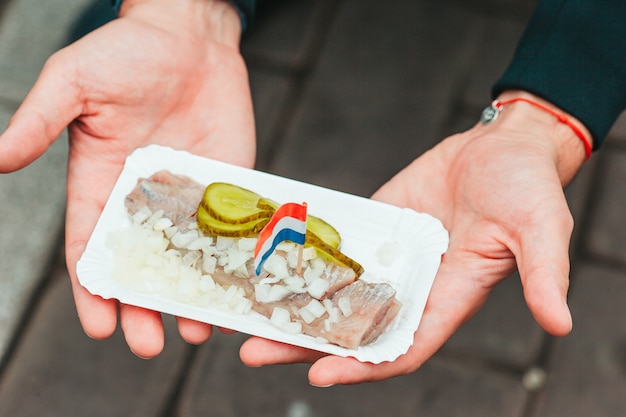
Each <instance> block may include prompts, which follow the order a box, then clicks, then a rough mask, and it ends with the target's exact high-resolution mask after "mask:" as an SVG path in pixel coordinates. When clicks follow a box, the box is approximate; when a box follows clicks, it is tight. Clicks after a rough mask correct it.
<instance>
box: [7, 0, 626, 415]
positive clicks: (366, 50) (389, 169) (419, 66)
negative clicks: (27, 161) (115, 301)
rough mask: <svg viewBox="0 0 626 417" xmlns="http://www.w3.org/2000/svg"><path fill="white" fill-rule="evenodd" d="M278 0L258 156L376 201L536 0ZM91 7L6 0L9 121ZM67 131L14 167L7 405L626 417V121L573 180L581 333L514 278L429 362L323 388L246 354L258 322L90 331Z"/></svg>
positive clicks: (252, 51)
mask: <svg viewBox="0 0 626 417" xmlns="http://www.w3.org/2000/svg"><path fill="white" fill-rule="evenodd" d="M101 2H102V3H108V2H107V1H105V0H101ZM275 3H276V5H275V6H272V7H268V8H267V9H265V10H264V11H263V12H262V13H261V14H260V16H259V21H258V22H257V24H256V26H255V27H254V28H253V29H252V30H251V31H250V32H249V33H247V34H246V36H245V38H244V40H243V42H242V51H243V54H244V57H245V58H246V61H247V63H248V66H249V70H250V80H251V86H252V91H253V98H254V104H255V110H256V118H257V128H258V129H257V130H258V136H259V152H258V162H257V167H258V168H259V169H262V170H267V171H271V172H274V173H277V174H280V175H284V176H287V177H290V178H296V179H300V180H304V181H307V182H311V183H315V184H319V185H323V186H327V187H330V188H334V189H339V190H342V191H346V192H350V193H354V194H358V195H362V196H368V195H370V194H371V193H372V192H373V191H374V190H376V188H377V187H378V186H380V185H381V184H382V183H383V182H384V181H385V180H386V179H388V178H389V177H390V176H392V175H393V174H394V173H395V172H397V171H398V170H400V169H401V168H403V167H404V166H405V165H406V164H408V163H409V162H410V161H411V160H413V159H414V158H415V157H417V156H418V155H420V154H421V153H423V152H424V151H426V150H427V149H429V148H430V147H432V146H433V145H434V144H435V143H437V142H438V141H439V140H441V139H442V138H443V137H445V136H447V135H449V134H452V133H454V132H458V131H461V130H463V129H465V128H467V127H469V126H471V125H472V124H473V123H475V121H476V119H477V116H478V114H479V113H480V110H481V109H482V107H483V106H484V105H485V104H486V103H487V102H488V101H489V87H490V85H491V83H493V81H494V80H495V79H496V77H497V76H498V75H499V74H500V73H501V72H502V71H503V69H504V68H505V66H506V65H507V62H508V60H509V58H510V56H511V54H512V51H513V48H514V46H515V43H516V41H517V39H518V38H519V36H520V35H521V33H522V31H523V28H524V25H525V23H526V21H527V19H528V18H529V16H530V14H531V12H532V8H533V5H534V3H535V2H533V1H526V0H465V1H460V0H442V1H437V2H435V1H428V0H414V1H411V2H409V1H403V0H387V1H384V2H382V1H376V0H292V1H287V0H284V1H276V2H275ZM92 4H93V2H92V0H69V1H68V0H47V1H46V2H40V1H37V0H5V1H4V2H2V3H0V124H1V125H4V124H6V123H7V122H8V120H9V118H10V116H11V114H12V113H13V112H14V111H15V110H16V109H17V107H18V106H19V104H20V102H21V101H22V100H23V98H24V96H25V95H26V93H27V92H28V90H29V88H30V87H31V86H32V84H33V83H34V81H35V79H36V78H37V75H38V73H39V71H40V69H41V67H42V65H43V64H44V62H45V60H46V59H47V57H48V56H50V54H52V53H53V52H54V51H55V50H57V49H58V48H61V47H62V46H63V45H64V44H65V42H66V41H67V39H68V32H69V30H70V28H71V27H72V26H73V23H74V22H76V20H77V19H79V18H81V16H83V12H84V11H85V10H87V9H88V8H89V7H91V6H92ZM24 140H28V138H24ZM66 142H67V138H66V135H65V134H64V135H63V136H62V137H61V138H60V140H58V141H57V142H56V143H55V145H54V146H53V147H52V149H51V150H50V151H49V152H48V153H47V154H46V155H45V156H44V157H42V158H41V159H40V160H38V161H37V162H36V163H35V164H33V165H31V166H30V167H28V168H26V169H24V170H22V171H20V172H17V173H13V174H6V175H2V176H0V196H1V197H0V198H1V201H2V204H0V228H1V230H2V234H0V274H1V275H0V417H4V416H7V417H9V416H10V417H21V416H141V417H143V416H146V417H150V416H155V417H156V416H158V417H161V416H180V417H183V416H208V415H210V416H220V417H230V416H237V417H242V416H259V417H261V416H268V417H269V416H272V417H283V416H285V417H321V416H333V417H334V416H372V417H373V416H398V417H399V416H433V417H446V416H455V417H457V416H464V417H465V416H481V417H491V416H493V417H496V416H497V417H562V416H568V417H583V416H584V417H588V416H607V417H608V416H626V303H624V300H626V244H625V242H626V193H625V192H624V189H623V187H624V184H626V146H624V144H625V143H626V119H621V120H620V121H618V123H617V124H616V126H615V127H614V129H613V130H612V131H611V133H610V138H609V140H608V142H607V143H606V146H605V147H604V149H603V150H602V151H601V152H599V153H597V154H595V155H594V156H593V157H592V159H591V161H589V163H587V165H586V166H585V167H584V168H583V169H582V171H581V172H580V174H579V175H578V176H577V178H576V179H575V180H574V182H573V183H572V184H571V185H570V186H569V187H568V188H567V190H566V194H567V197H568V200H569V203H570V207H571V209H572V212H573V214H574V218H575V221H576V227H575V234H574V239H573V242H572V249H571V253H572V274H571V291H570V296H569V300H570V306H571V310H572V314H573V318H574V330H573V332H572V333H571V335H569V336H567V337H564V338H554V337H551V336H549V335H547V334H546V333H545V332H543V331H542V330H541V329H540V327H539V326H538V325H537V324H536V323H535V322H534V320H533V318H532V316H531V315H530V314H529V312H528V310H527V308H526V306H525V304H524V299H523V295H522V290H521V285H520V283H519V279H518V277H517V275H514V276H512V277H511V278H510V279H508V280H506V281H505V282H504V283H503V284H501V285H500V286H498V287H497V288H496V289H495V290H494V291H493V294H492V296H491V297H490V298H489V300H488V301H487V303H486V305H485V306H484V308H483V309H482V310H481V311H480V312H479V313H478V314H477V315H476V316H475V317H474V318H473V319H472V320H470V321H469V322H468V323H467V324H466V325H465V326H463V327H462V328H461V329H460V330H459V332H458V333H457V334H456V335H455V336H454V337H453V338H452V339H451V340H450V341H449V342H448V343H447V344H446V345H445V346H444V347H443V348H442V349H441V351H440V352H438V353H437V354H436V355H435V356H434V357H433V358H432V360H430V361H429V362H427V363H426V364H425V365H424V366H423V367H422V368H421V369H420V370H418V371H417V372H414V373H412V374H410V375H407V376H403V377H397V378H393V379H391V380H387V381H384V382H378V383H369V384H363V385H358V386H343V387H340V386H337V387H331V388H325V389H322V388H314V387H312V386H310V385H309V384H308V383H307V379H306V373H307V367H306V366H305V365H298V366H276V367H265V368H247V367H245V366H243V365H242V364H241V363H240V361H239V359H238V347H239V345H240V344H241V342H242V340H243V338H244V336H242V335H230V336H226V335H221V334H216V335H215V337H214V338H212V339H211V341H209V342H208V343H206V344H204V345H201V346H197V347H196V346H190V345H187V344H186V343H185V342H183V341H182V340H181V338H180V337H179V336H178V334H177V331H176V328H175V324H174V320H173V319H172V318H171V317H165V324H166V347H165V351H164V352H163V354H162V355H160V356H159V357H157V358H155V359H152V360H142V359H138V358H136V357H135V356H134V355H133V354H132V353H131V352H130V351H129V349H128V347H127V346H126V344H125V342H124V338H123V335H122V334H121V332H117V333H116V334H115V335H114V336H113V337H111V338H110V339H108V340H105V341H94V340H91V339H89V338H88V337H87V336H86V335H85V334H84V333H83V332H82V329H81V328H80V324H79V323H78V319H77V316H76V311H75V307H74V305H73V301H72V295H71V290H70V285H69V280H68V277H67V272H66V269H65V263H64V253H63V249H62V246H63V230H62V229H63V222H64V221H63V216H64V202H65V194H64V193H65V189H64V187H65V184H64V181H65V173H66V170H65V162H66V152H67V143H66Z"/></svg>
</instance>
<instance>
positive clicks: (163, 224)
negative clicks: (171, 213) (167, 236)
mask: <svg viewBox="0 0 626 417" xmlns="http://www.w3.org/2000/svg"><path fill="white" fill-rule="evenodd" d="M172 224H173V223H172V221H171V220H170V219H168V218H167V217H162V218H160V219H159V220H157V221H156V222H155V223H154V226H152V228H153V229H154V230H157V231H159V232H160V231H163V230H165V229H168V228H170V227H171V226H172Z"/></svg>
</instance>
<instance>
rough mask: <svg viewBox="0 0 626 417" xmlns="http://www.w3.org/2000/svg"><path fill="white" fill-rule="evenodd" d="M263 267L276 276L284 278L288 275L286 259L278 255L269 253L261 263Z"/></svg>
mask: <svg viewBox="0 0 626 417" xmlns="http://www.w3.org/2000/svg"><path fill="white" fill-rule="evenodd" d="M263 269H265V270H266V271H267V272H269V273H270V274H272V275H274V276H275V277H277V278H281V279H282V278H286V277H288V276H289V269H288V268H287V260H286V259H285V258H283V257H282V256H280V255H277V254H275V253H274V254H272V255H270V256H269V257H268V258H267V260H266V261H265V263H264V264H263Z"/></svg>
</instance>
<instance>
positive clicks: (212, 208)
mask: <svg viewBox="0 0 626 417" xmlns="http://www.w3.org/2000/svg"><path fill="white" fill-rule="evenodd" d="M259 199H261V196H260V195H258V194H257V193H255V192H254V191H250V190H247V189H245V188H242V187H239V186H237V185H233V184H228V183H224V182H214V183H212V184H209V185H208V186H207V188H206V190H205V192H204V197H203V198H202V202H201V203H200V205H201V206H202V207H203V208H204V209H205V210H206V211H207V214H208V215H209V216H211V217H212V218H213V219H216V220H218V221H220V222H223V223H231V224H245V223H250V222H252V221H254V220H258V219H261V218H269V217H271V216H272V213H273V210H271V211H268V210H266V209H263V208H258V207H257V204H258V202H259Z"/></svg>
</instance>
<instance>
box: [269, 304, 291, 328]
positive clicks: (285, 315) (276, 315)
mask: <svg viewBox="0 0 626 417" xmlns="http://www.w3.org/2000/svg"><path fill="white" fill-rule="evenodd" d="M290 321H291V315H290V314H289V311H288V310H286V309H284V308H281V307H274V309H273V310H272V315H271V316H270V322H271V323H272V324H273V325H274V326H276V327H278V328H279V329H282V328H283V327H284V326H285V325H286V324H287V323H289V322H290Z"/></svg>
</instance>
